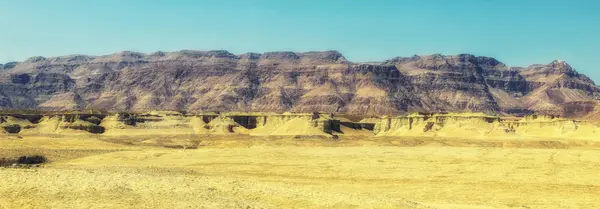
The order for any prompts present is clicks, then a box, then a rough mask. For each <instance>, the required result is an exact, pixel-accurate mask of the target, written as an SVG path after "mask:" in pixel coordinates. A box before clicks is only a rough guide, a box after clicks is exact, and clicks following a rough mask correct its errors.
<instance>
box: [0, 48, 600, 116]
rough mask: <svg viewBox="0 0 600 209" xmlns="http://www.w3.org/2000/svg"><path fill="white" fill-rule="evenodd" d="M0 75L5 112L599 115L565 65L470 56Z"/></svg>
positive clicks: (147, 58) (134, 64) (598, 92)
mask: <svg viewBox="0 0 600 209" xmlns="http://www.w3.org/2000/svg"><path fill="white" fill-rule="evenodd" d="M0 74H1V75H2V76H0V109H38V110H53V111H58V110H79V109H105V110H111V111H147V110H157V109H158V110H180V111H189V112H203V111H261V112H285V111H291V112H315V111H319V112H328V113H346V114H355V115H383V114H391V115H394V114H405V113H410V112H484V113H488V114H496V115H505V116H506V115H517V116H519V115H526V114H552V115H558V116H563V117H571V118H581V119H599V118H600V105H599V104H600V87H599V86H597V85H596V84H595V83H594V82H593V81H592V80H591V79H590V78H588V77H587V76H585V75H583V74H580V73H578V72H577V71H576V70H574V69H573V68H572V67H571V66H570V65H569V64H567V63H566V62H564V61H560V60H556V61H553V62H551V63H549V64H536V65H530V66H527V67H510V68H509V67H507V66H506V65H505V64H503V63H502V62H500V61H498V60H496V59H494V58H491V57H482V56H474V55H470V54H460V55H440V54H434V55H427V56H417V55H415V56H412V57H396V58H392V59H389V60H385V61H383V62H378V63H358V62H351V61H348V60H347V59H346V58H345V57H344V56H343V55H342V54H341V53H339V52H337V51H321V52H304V53H295V52H267V53H262V54H259V53H246V54H241V55H235V54H232V53H230V52H227V51H223V50H217V51H193V50H182V51H177V52H155V53H151V54H144V53H138V52H129V51H125V52H119V53H115V54H110V55H105V56H87V55H69V56H61V57H52V58H46V57H32V58H29V59H27V60H26V61H23V62H11V63H6V64H0Z"/></svg>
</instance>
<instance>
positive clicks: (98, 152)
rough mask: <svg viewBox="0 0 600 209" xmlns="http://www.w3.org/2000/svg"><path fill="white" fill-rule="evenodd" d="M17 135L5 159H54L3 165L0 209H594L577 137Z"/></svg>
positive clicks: (589, 158)
mask: <svg viewBox="0 0 600 209" xmlns="http://www.w3.org/2000/svg"><path fill="white" fill-rule="evenodd" d="M18 140H28V138H26V137H25V138H24V139H2V140H0V145H2V149H1V150H0V152H1V153H0V154H2V155H14V154H15V153H19V151H21V153H25V152H31V153H33V152H36V153H55V154H54V155H52V156H49V157H50V158H51V160H53V161H52V162H51V163H49V164H47V165H44V166H42V167H40V168H30V169H22V168H0V179H2V181H3V182H2V184H0V196H1V197H2V198H0V206H1V207H3V208H82V207H83V208H327V207H334V208H600V200H598V197H600V183H599V182H600V175H598V173H600V157H599V156H600V150H598V149H597V147H596V146H595V145H593V146H592V145H586V143H583V142H581V143H563V145H564V146H558V147H557V146H556V143H554V144H553V143H547V142H546V143H543V142H539V141H538V142H536V141H535V140H533V141H529V142H523V144H524V145H523V144H522V145H520V146H505V147H494V146H484V145H489V144H495V143H497V141H489V142H485V141H481V142H480V143H474V144H473V143H472V144H468V143H467V144H466V145H465V144H464V142H463V143H457V142H456V141H458V142H461V141H462V140H437V141H436V140H433V141H432V140H431V139H426V140H421V141H420V143H416V144H412V145H411V144H410V143H408V144H402V143H399V146H393V145H390V144H393V143H390V142H389V141H386V140H382V141H377V140H359V139H353V141H349V140H346V141H344V139H340V141H337V142H336V141H330V142H320V141H318V140H308V139H307V140H295V141H290V140H281V141H278V142H279V143H274V142H272V141H271V142H265V141H261V142H260V143H258V142H256V141H254V142H252V143H251V142H248V141H246V142H244V143H240V144H234V143H233V142H231V141H229V140H216V141H213V142H212V143H209V144H211V146H205V147H201V148H199V149H187V150H183V149H165V148H160V147H153V146H143V147H142V146H133V145H130V146H127V145H121V144H114V143H109V142H104V141H100V140H96V139H71V140H67V139H65V140H67V141H61V140H56V139H55V140H43V139H42V138H31V139H29V141H28V142H19V141H18ZM237 140H240V139H237ZM391 141H394V140H391ZM399 141H403V140H399ZM484 142H485V143H484ZM40 143H42V144H43V145H40ZM248 143H249V144H250V145H249V144H248ZM323 143H324V144H323ZM335 143H339V144H340V145H344V147H335V146H333V145H335ZM28 144H30V145H28ZM84 144H87V145H89V146H88V147H87V149H89V152H87V151H86V148H82V146H81V145H84ZM513 144H514V142H513ZM527 144H529V145H527ZM559 144H561V143H559ZM573 144H576V145H578V146H577V147H575V146H574V145H573ZM34 145H36V147H43V149H39V148H36V149H33V148H32V147H33V146H34ZM382 145H385V146H382ZM409 145H410V146H409ZM533 145H536V146H533ZM542 145H547V147H543V146H542ZM30 146H31V147H30ZM69 146H72V147H73V149H69V148H68V147H69ZM540 146H541V147H540ZM74 150H76V151H74ZM56 153H58V154H56Z"/></svg>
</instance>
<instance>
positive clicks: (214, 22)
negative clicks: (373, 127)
mask: <svg viewBox="0 0 600 209" xmlns="http://www.w3.org/2000/svg"><path fill="white" fill-rule="evenodd" d="M599 11H600V1H595V0H587V1H586V0H580V1H577V0H571V1H554V0H545V1H541V0H540V1H536V0H529V1H527V0H520V1H518V0H448V1H446V0H438V1H436V0H429V1H415V0H410V1H402V0H369V1H361V0H352V1H350V0H344V1H342V0H240V1H235V0H219V1H215V0H210V1H204V0H194V1H192V0H189V1H186V0H177V1H175V0H174V1H164V0H101V1H92V0H87V1H85V0H53V1H50V0H37V1H36V0H0V27H1V30H0V62H1V63H4V62H8V61H13V60H17V61H21V60H24V59H26V58H28V57H31V56H36V55H41V56H47V57H50V56H57V55H66V54H91V55H101V54H110V53H113V52H117V51H124V50H131V51H141V52H153V51H158V50H162V51H175V50H181V49H198V50H215V49H225V50H228V51H231V52H233V53H237V54H239V53H244V52H265V51H281V50H286V51H312V50H332V49H333V50H338V51H340V52H342V53H343V54H344V55H345V56H346V57H347V58H348V59H349V60H352V61H381V60H385V59H388V58H391V57H395V56H411V55H413V54H432V53H442V54H458V53H472V54H475V55H480V56H492V57H496V58H498V59H499V60H500V61H502V62H504V63H506V64H507V65H511V66H525V65H528V64H534V63H543V64H545V63H550V62H551V61H552V60H555V59H562V60H566V61H567V62H569V63H570V64H571V65H572V66H573V67H574V68H576V69H578V70H579V71H580V72H582V73H585V74H587V75H588V76H590V77H592V78H593V79H594V80H595V81H597V82H600V67H598V66H600V65H598V64H597V63H596V60H598V55H599V54H600V53H599V52H598V49H600V38H599V37H600V12H599Z"/></svg>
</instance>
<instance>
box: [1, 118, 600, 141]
mask: <svg viewBox="0 0 600 209" xmlns="http://www.w3.org/2000/svg"><path fill="white" fill-rule="evenodd" d="M73 134H76V135H95V136H99V137H102V136H107V137H109V138H110V137H113V138H114V137H117V138H122V137H125V138H128V137H134V138H139V139H153V138H154V139H162V138H169V137H171V138H173V137H175V138H183V139H186V140H188V139H189V140H196V139H199V138H202V137H205V136H215V135H219V136H220V135H228V136H232V135H245V136H284V137H308V138H310V137H317V138H338V137H340V136H371V137H405V136H408V137H456V138H469V139H471V138H474V139H477V138H501V139H506V138H515V139H528V138H543V139H569V140H571V139H582V140H598V139H597V138H598V137H597V135H598V134H600V126H599V124H596V123H593V122H588V121H580V120H573V119H565V118H560V117H556V116H550V115H529V116H526V117H522V118H515V117H511V118H506V117H498V116H491V115H486V114H483V113H444V114H439V113H438V114H431V113H412V114H409V115H407V116H382V117H370V118H364V119H361V120H350V119H348V118H347V117H346V116H343V115H335V114H333V115H332V114H325V113H311V114H309V113H282V114H277V113H258V112H227V113H214V112H213V113H211V112H208V113H197V114H183V113H179V112H175V111H151V112H146V113H51V114H6V113H0V137H1V136H3V135H44V136H48V135H73ZM148 143H154V142H153V141H152V140H150V141H148ZM186 146H187V147H193V146H192V145H189V144H188V145H186Z"/></svg>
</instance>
